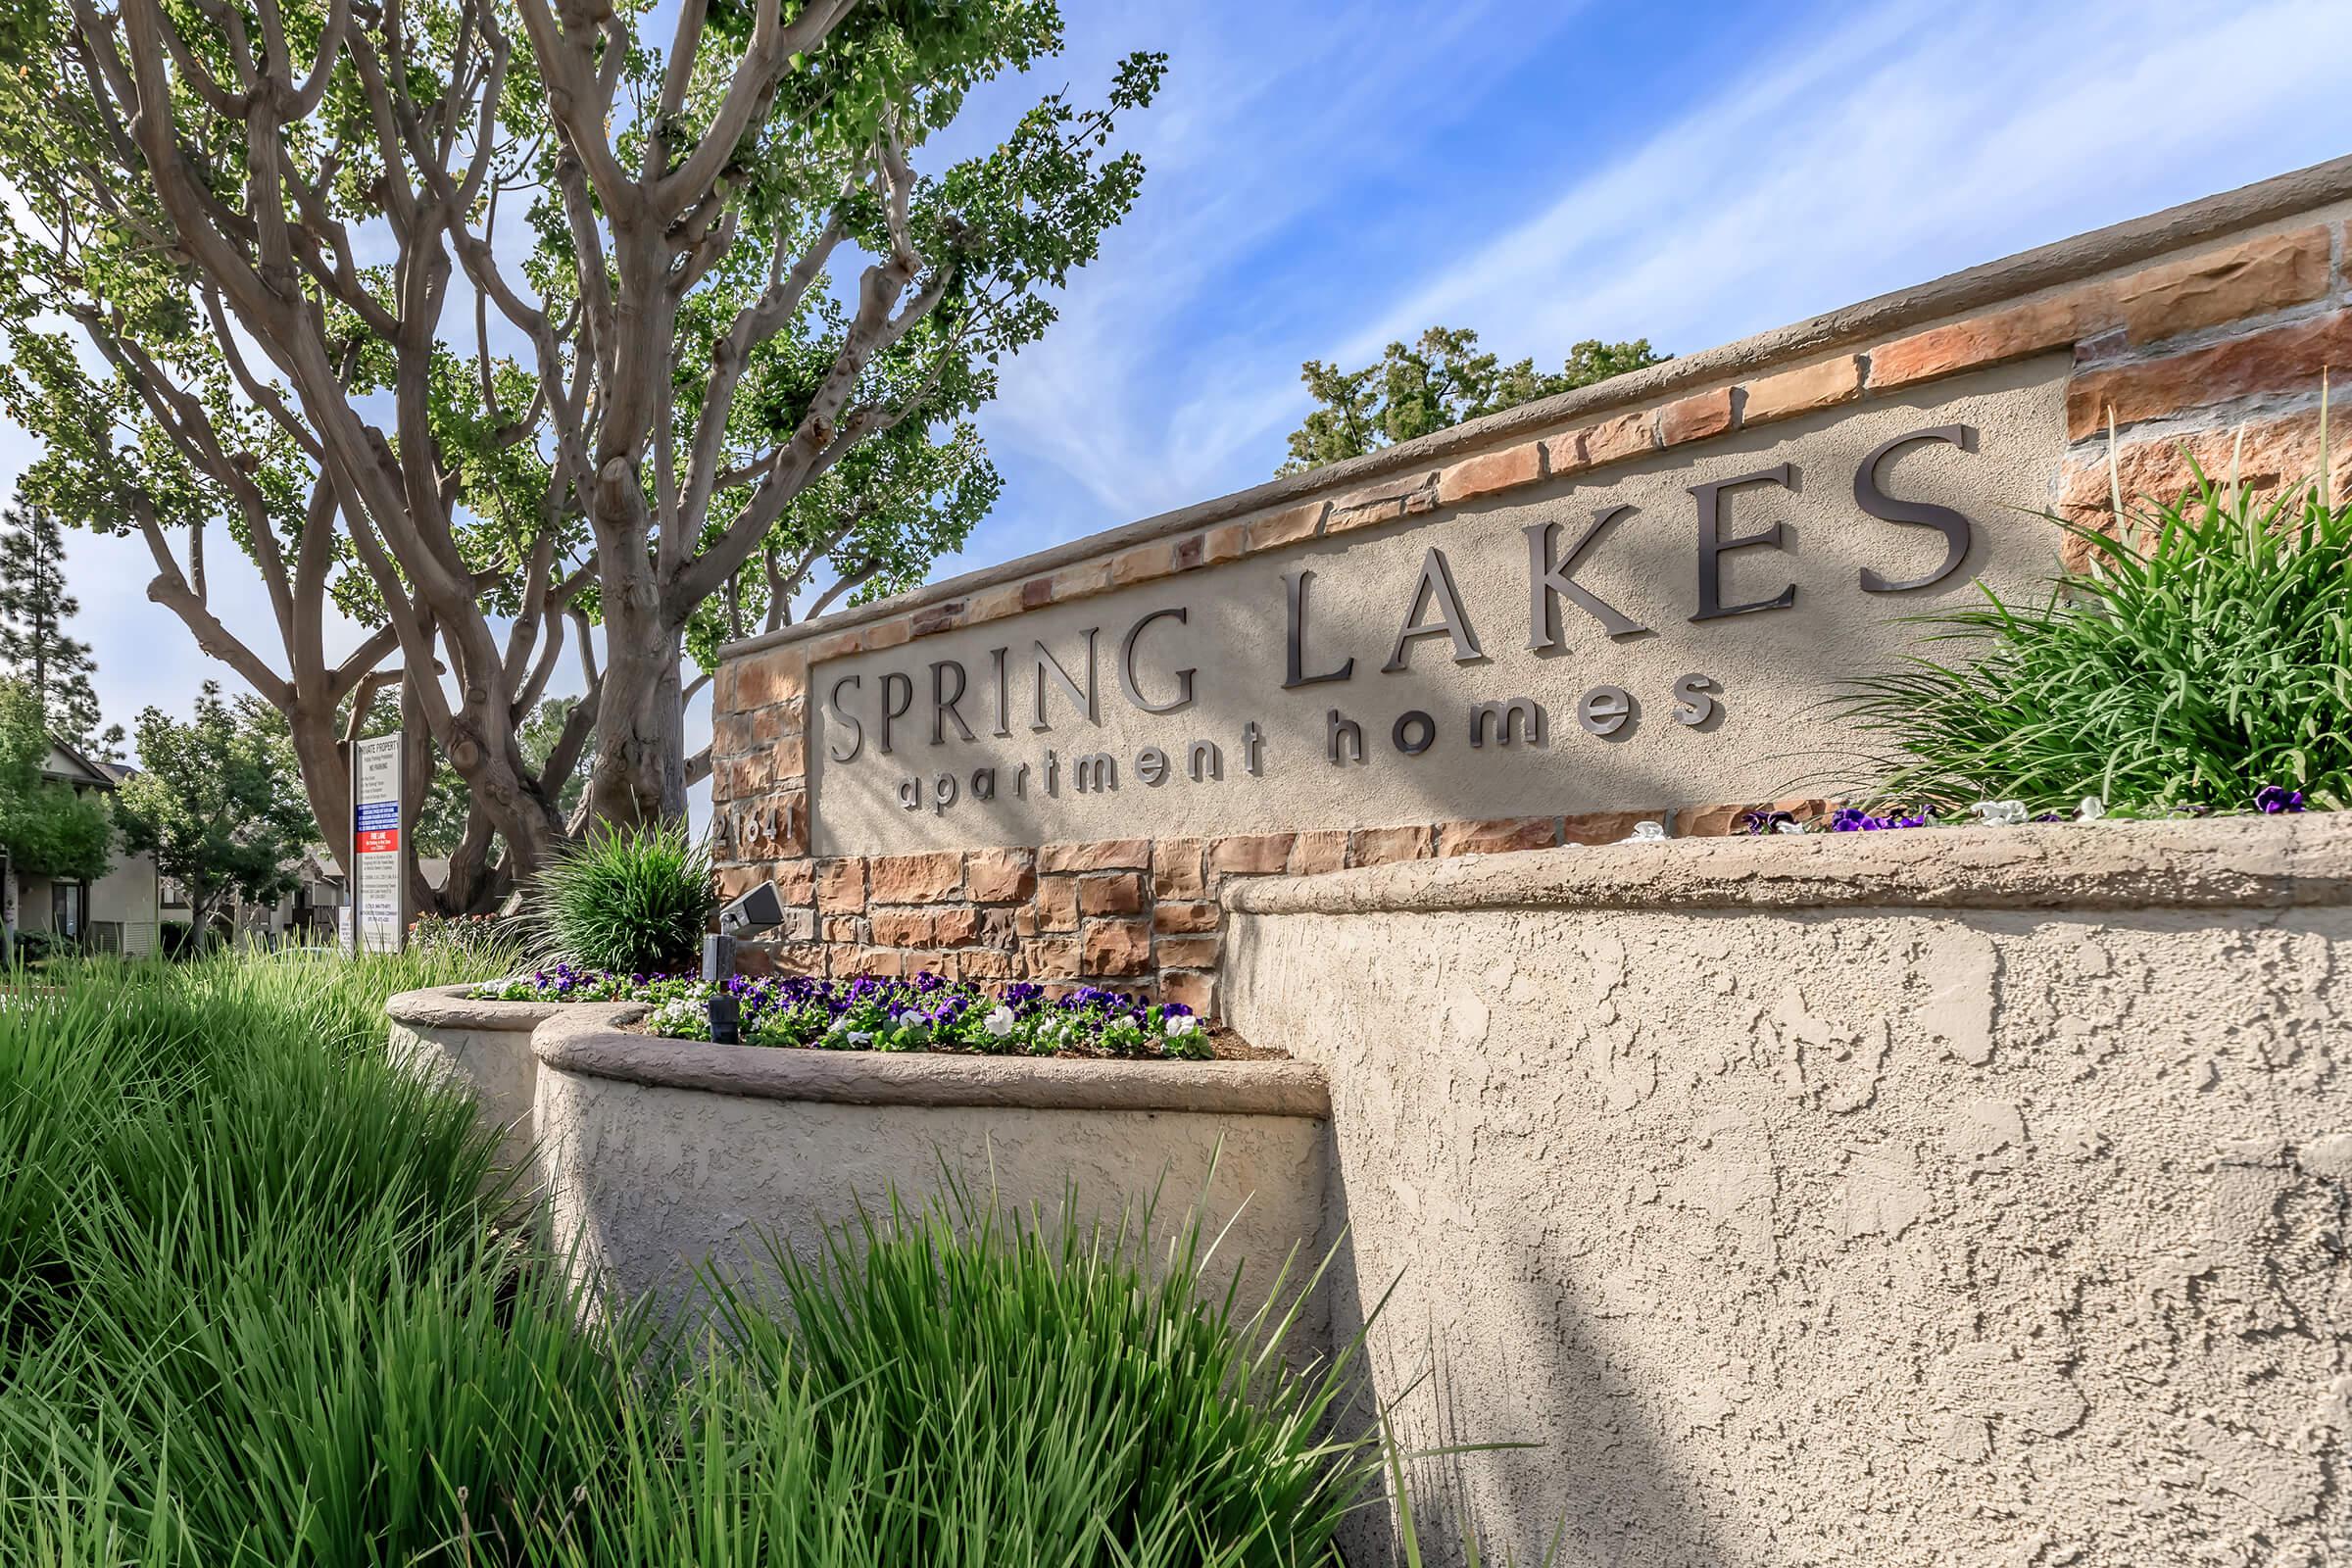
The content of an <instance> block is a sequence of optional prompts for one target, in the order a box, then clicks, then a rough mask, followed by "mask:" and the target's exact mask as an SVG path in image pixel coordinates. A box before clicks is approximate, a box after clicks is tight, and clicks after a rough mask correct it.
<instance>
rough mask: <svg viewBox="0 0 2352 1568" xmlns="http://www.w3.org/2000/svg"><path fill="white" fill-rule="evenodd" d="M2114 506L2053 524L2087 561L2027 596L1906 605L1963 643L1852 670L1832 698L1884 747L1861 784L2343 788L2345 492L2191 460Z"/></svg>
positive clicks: (2351, 787)
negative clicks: (2252, 483)
mask: <svg viewBox="0 0 2352 1568" xmlns="http://www.w3.org/2000/svg"><path fill="white" fill-rule="evenodd" d="M2127 516H2128V524H2127V527H2126V528H2125V529H2124V530H2123V531H2124V537H2123V538H2121V539H2111V538H2108V537H2107V536H2105V535H2103V534H2098V533H2092V532H2087V531H2085V530H2082V529H2072V530H2071V531H2073V532H2075V533H2076V534H2077V535H2078V536H2080V537H2081V538H2082V539H2083V540H2084V541H2085V542H2086V543H2087V545H2088V547H2089V549H2090V552H2091V564H2090V565H2089V567H2088V569H2086V570H2083V571H2079V572H2071V573H2069V574H2067V575H2066V576H2064V577H2062V578H2061V579H2059V581H2058V582H2057V584H2056V585H2055V590H2054V592H2053V593H2052V595H2051V597H2050V598H2049V599H2048V601H2047V602H2045V603H2043V604H2041V605H2039V606H2013V605H2010V604H2008V603H2005V602H2004V601H2002V600H2001V599H2000V598H1999V597H1998V596H1997V595H1995V594H1994V593H1993V592H1992V591H1991V590H1990V589H1985V599H1986V601H1987V602H1986V604H1985V606H1983V607H1982V608H1978V609H1973V610H1967V611H1963V612H1960V613H1954V614H1948V615H1941V616H1932V617H1923V619H1924V620H1925V621H1926V623H1927V624H1929V625H1932V626H1933V627H1935V628H1936V629H1935V631H1934V632H1933V633H1932V635H1931V636H1930V638H1929V640H1930V641H1931V642H1935V643H1944V644H1951V645H1954V646H1956V647H1958V648H1960V649H1962V650H1964V651H1965V652H1966V653H1968V654H1970V655H1972V656H1974V657H1973V658H1972V659H1970V660H1964V661H1960V662H1952V663H1944V662H1938V661H1936V660H1935V659H1932V658H1928V657H1924V656H1923V657H1915V658H1912V659H1910V660H1909V661H1907V662H1905V663H1904V664H1903V665H1902V666H1901V667H1900V668H1898V669H1896V670H1894V671H1893V672H1891V673H1887V674H1882V675H1877V676H1873V677H1870V678H1866V679H1864V680H1862V681H1860V682H1858V683H1857V684H1856V688H1855V695H1854V697H1853V698H1852V700H1851V701H1850V703H1849V705H1848V709H1849V711H1851V712H1853V713H1855V714H1857V715H1859V716H1860V717H1861V719H1862V721H1863V723H1864V724H1865V726H1866V727H1868V728H1870V729H1872V730H1875V731H1877V732H1879V733H1881V734H1883V735H1885V736H1886V737H1887V739H1888V740H1889V741H1891V742H1892V743H1893V747H1894V752H1895V756H1894V757H1892V758H1891V759H1888V760H1887V764H1886V768H1885V771H1884V773H1883V774H1882V776H1881V778H1880V779H1879V781H1878V784H1877V792H1878V795H1879V798H1880V799H1882V800H1887V801H1899V802H1902V803H1905V804H1908V805H1913V806H1922V807H1928V808H1931V809H1936V810H1943V811H1950V810H1961V809H1966V808H1967V806H1968V805H1969V804H1970V803H1972V802H1976V801H1982V800H1988V799H2017V800H2022V801H2024V802H2025V803H2026V804H2027V806H2028V807H2029V808H2031V809H2034V810H2036V811H2041V810H2071V809H2073V808H2074V806H2075V805H2076V803H2077V802H2078V801H2080V800H2081V799H2082V798H2083V797H2084V796H2096V797H2098V798H2099V799H2100V800H2102V801H2103V802H2105V803H2106V805H2107V806H2108V808H2109V809H2119V808H2120V809H2125V810H2127V811H2163V810H2170V809H2211V810H2224V811H2228V810H2249V809H2264V806H2265V803H2264V802H2263V801H2259V800H2258V795H2260V794H2261V792H2263V791H2265V790H2266V789H2267V790H2273V791H2294V792H2300V793H2301V794H2302V795H2303V797H2304V798H2305V799H2307V800H2308V801H2309V802H2310V803H2311V804H2312V805H2314V806H2327V807H2333V808H2340V807H2342V806H2343V805H2345V804H2346V803H2347V802H2348V801H2352V506H2347V505H2337V504H2333V503H2332V502H2331V501H2329V500H2328V499H2327V498H2324V497H2323V495H2322V493H2321V491H2320V488H2319V487H2318V486H2316V485H2305V486H2302V487H2300V488H2297V489H2295V490H2292V491H2290V492H2287V493H2285V494H2281V495H2277V496H2273V497H2270V498H2268V499H2257V497H2256V496H2255V495H2254V494H2253V493H2252V492H2251V491H2249V490H2247V489H2245V488H2243V487H2241V486H2239V485H2238V484H2236V483H2235V482H2234V481H2231V482H2228V483H2222V484H2216V483H2214V482H2213V481H2212V480H2210V479H2208V478H2206V477H2205V476H2204V475H2203V474H2202V473H2199V474H2198V475H2197V487H2196V488H2195V489H2194V490H2192V491H2190V492H2189V493H2188V494H2186V495H2184V496H2182V497H2180V499H2179V500H2177V501H2175V502H2173V503H2171V504H2168V505H2149V504H2142V506H2141V507H2140V508H2139V509H2138V510H2136V511H2133V512H2131V513H2129V514H2128V515H2127ZM2062 525H2063V524H2062ZM2269 801H2270V804H2272V805H2276V804H2277V801H2278V796H2277V795H2273V796H2271V797H2270V798H2269Z"/></svg>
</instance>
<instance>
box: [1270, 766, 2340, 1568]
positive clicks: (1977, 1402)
mask: <svg viewBox="0 0 2352 1568" xmlns="http://www.w3.org/2000/svg"><path fill="white" fill-rule="evenodd" d="M1225 903H1226V907H1228V909H1229V910H1230V911H1231V916H1230V919H1229V922H1228V926H1227V936H1226V952H1227V955H1228V956H1227V959H1226V971H1225V975H1224V996H1225V999H1226V1002H1227V1014H1228V1017H1229V1018H1230V1019H1231V1021H1232V1022H1233V1023H1234V1024H1235V1026H1236V1027H1237V1028H1239V1029H1241V1030H1242V1031H1243V1032H1244V1033H1245V1034H1246V1035H1248V1037H1249V1038H1250V1039H1252V1040H1257V1041H1263V1042H1266V1043H1269V1044H1274V1045H1279V1046H1282V1047H1284V1048H1285V1049H1287V1050H1289V1051H1291V1052H1293V1053H1294V1054H1297V1055H1298V1056H1299V1057H1300V1058H1302V1059H1304V1060H1306V1061H1309V1062H1312V1063H1314V1064H1316V1065H1319V1066H1321V1067H1323V1068H1324V1070H1325V1071H1326V1072H1327V1073H1328V1074H1329V1077H1330V1081H1331V1085H1332V1129H1333V1134H1332V1147H1333V1153H1332V1161H1333V1170H1332V1176H1331V1188H1330V1205H1331V1211H1332V1215H1333V1219H1334V1221H1335V1223H1338V1222H1345V1223H1346V1224H1347V1226H1348V1248H1347V1250H1346V1251H1345V1252H1344V1253H1343V1254H1342V1255H1341V1257H1340V1258H1339V1260H1338V1262H1337V1264H1336V1266H1335V1269H1334V1275H1333V1280H1332V1286H1331V1290H1332V1302H1331V1311H1332V1322H1331V1332H1332V1334H1333V1335H1334V1337H1335V1338H1336V1337H1339V1336H1342V1335H1345V1334H1346V1333H1348V1331H1350V1330H1351V1329H1352V1328H1354V1327H1355V1326H1356V1323H1357V1322H1358V1321H1359V1320H1360V1314H1361V1308H1362V1305H1363V1304H1364V1303H1368V1302H1370V1301H1373V1300H1375V1299H1379V1298H1380V1296H1381V1295H1382V1293H1383V1292H1385V1291H1387V1290H1388V1289H1389V1288H1390V1287H1391V1286H1392V1284H1394V1285H1395V1286H1396V1290H1395V1294H1394V1295H1392V1296H1390V1297H1389V1298H1388V1305H1387V1308H1386V1310H1385V1313H1384V1314H1383V1316H1382V1317H1381V1319H1380V1320H1379V1321H1378V1322H1377V1323H1376V1324H1375V1326H1374V1333H1373V1336H1372V1346H1371V1350H1372V1353H1371V1354H1370V1355H1369V1356H1368V1358H1367V1362H1366V1364H1367V1365H1368V1366H1369V1367H1370V1368H1371V1369H1372V1371H1373V1374H1374V1381H1375V1384H1376V1387H1377V1392H1378V1393H1379V1395H1380V1396H1381V1402H1382V1404H1383V1405H1384V1406H1386V1405H1387V1404H1388V1403H1389V1401H1390V1400H1391V1399H1392V1398H1394V1397H1397V1396H1398V1395H1400V1394H1403V1393H1404V1392H1405V1391H1406V1390H1407V1388H1408V1386H1409V1384H1410V1382H1411V1380H1412V1379H1413V1378H1414V1377H1415V1376H1416V1375H1418V1374H1420V1373H1422V1372H1424V1371H1432V1370H1434V1372H1435V1374H1436V1375H1435V1377H1434V1378H1433V1379H1431V1380H1430V1381H1429V1382H1428V1383H1426V1384H1423V1385H1422V1386H1421V1387H1420V1388H1419V1389H1417V1390H1415V1391H1414V1392H1413V1393H1412V1395H1411V1397H1410V1398H1409V1399H1407V1400H1406V1401H1405V1403H1404V1405H1403V1406H1402V1407H1401V1408H1400V1409H1399V1410H1398V1411H1397V1417H1398V1421H1399V1434H1400V1437H1401V1438H1402V1439H1403V1440H1404V1441H1405V1442H1406V1443H1407V1445H1408V1446H1421V1445H1422V1444H1423V1443H1426V1442H1428V1441H1429V1440H1431V1439H1435V1438H1441V1437H1442V1438H1446V1439H1451V1440H1456V1441H1459V1442H1463V1443H1495V1444H1510V1443H1524V1444H1528V1445H1533V1446H1529V1447H1525V1448H1510V1449H1498V1450H1495V1451H1492V1452H1486V1453H1478V1454H1469V1455H1465V1456H1463V1457H1462V1458H1461V1459H1460V1460H1458V1461H1457V1462H1458V1464H1459V1465H1460V1467H1461V1470H1462V1472H1463V1475H1462V1477H1461V1485H1460V1486H1459V1487H1458V1488H1457V1489H1455V1490H1454V1491H1453V1492H1452V1494H1451V1496H1452V1497H1453V1498H1454V1499H1455V1500H1456V1501H1458V1503H1459V1504H1460V1506H1461V1507H1462V1508H1464V1509H1465V1510H1466V1511H1467V1514H1468V1516H1469V1517H1470V1518H1471V1519H1472V1520H1473V1521H1475V1522H1476V1523H1477V1524H1478V1525H1479V1526H1480V1528H1481V1529H1482V1531H1483V1532H1484V1533H1485V1536H1486V1539H1487V1541H1488V1543H1489V1546H1490V1549H1491V1550H1492V1551H1493V1552H1494V1553H1495V1555H1496V1556H1497V1557H1499V1556H1500V1554H1501V1549H1502V1548H1503V1547H1505V1546H1510V1547H1515V1548H1516V1549H1517V1550H1518V1551H1519V1554H1520V1556H1521V1558H1522V1559H1523V1560H1534V1559H1535V1558H1536V1557H1537V1556H1539V1555H1541V1553H1542V1552H1543V1550H1544V1547H1545V1546H1546V1544H1548V1543H1549V1542H1550V1540H1551V1538H1552V1533H1553V1531H1554V1530H1555V1529H1559V1528H1562V1521H1563V1520H1564V1521H1565V1526H1564V1537H1563V1546H1562V1556H1561V1560H1562V1561H1564V1562H1569V1563H1577V1564H1601V1563H1607V1564H1611V1565H1617V1568H1652V1565H1654V1568H1666V1565H1675V1568H1687V1565H1703V1568H1728V1565H1732V1564H1739V1565H1741V1568H1783V1565H1791V1568H1792V1565H1794V1564H1798V1563H1818V1562H1868V1563H1873V1564H1886V1565H1890V1568H1892V1565H1903V1568H1911V1565H1920V1568H1925V1565H1929V1564H1955V1563H2021V1564H2022V1563H2036V1564H2050V1563H2061V1562H2064V1563H2074V1564H2078V1565H2080V1568H2093V1565H2096V1568H2120V1565H2123V1564H2139V1563H2158V1562H2187V1561H2199V1560H2206V1559H2212V1560H2217V1561H2222V1560H2227V1561H2240V1562H2248V1563H2251V1562H2257V1561H2260V1562H2279V1563H2285V1562H2296V1563H2305V1562H2324V1561H2335V1560H2337V1559H2338V1558H2339V1557H2341V1556H2342V1555H2343V1552H2344V1544H2345V1543H2346V1542H2347V1541H2352V1491H2348V1490H2347V1488H2346V1487H2345V1485H2344V1482H2343V1477H2344V1476H2345V1474H2346V1472H2347V1467H2352V1353H2348V1351H2347V1338H2346V1336H2347V1322H2348V1320H2347V1316H2346V1303H2347V1302H2352V1253H2347V1251H2346V1250H2345V1248H2344V1245H2343V1236H2344V1232H2345V1226H2346V1217H2347V1216H2348V1215H2352V1028H2347V1024H2352V813H2347V814H2336V815H2319V814H2313V815H2309V816H2304V817H2300V818H2284V819H2268V820H2265V819H2260V818H2252V819H2247V818H2240V819H2235V820H2216V821H2205V822H2190V821H2180V822H2145V823H2097V824H2090V825H2083V826H2074V825H2053V826H2046V827H2017V828H1992V829H1985V828H1975V829H1953V830H1943V829H1930V830H1917V831H1909V832H1893V833H1868V834H1864V833H1852V834H1838V835H1823V836H1818V837H1815V836H1808V837H1804V838H1788V837H1775V838H1771V839H1761V840H1757V839H1749V840H1712V841H1707V840H1694V841H1678V842H1674V843H1666V844H1658V845H1627V846H1618V847H1608V848H1600V849H1572V850H1554V851H1546V852H1539V853H1530V854H1520V855H1505V856H1493V857H1477V858H1461V859H1454V860H1446V861H1425V862H1416V863H1411V864H1403V865H1397V866H1393V867H1380V868H1367V869H1364V870H1351V871H1342V872H1337V873H1334V874H1331V875H1327V876H1320V877H1309V878H1282V879H1272V878H1269V879H1252V880H1244V881H1239V882H1236V883H1232V884H1229V885H1228V889H1227V892H1226V897H1225ZM1433 1350H1434V1364H1433ZM1441 1412H1444V1413H1445V1414H1446V1415H1449V1416H1450V1424H1447V1423H1446V1420H1445V1419H1443V1418H1442V1416H1441Z"/></svg>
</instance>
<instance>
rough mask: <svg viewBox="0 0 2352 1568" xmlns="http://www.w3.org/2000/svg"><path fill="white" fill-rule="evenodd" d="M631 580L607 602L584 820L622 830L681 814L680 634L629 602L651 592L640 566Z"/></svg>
mask: <svg viewBox="0 0 2352 1568" xmlns="http://www.w3.org/2000/svg"><path fill="white" fill-rule="evenodd" d="M641 559H642V557H641ZM607 569H608V570H610V567H608V568H607ZM632 575H633V576H634V577H635V579H636V580H635V581H632V582H630V583H628V584H626V585H625V586H624V588H623V590H622V591H621V592H618V593H610V594H608V596H607V599H606V608H605V659H606V663H605V678H604V686H603V693H604V695H603V699H602V701H601V703H600V704H599V706H598V708H597V711H596V768H595V770H594V771H593V772H591V773H590V774H589V776H588V790H587V807H588V816H589V819H590V820H592V821H603V822H611V823H614V824H616V825H621V826H627V825H631V824H635V823H640V822H654V821H661V820H664V819H671V820H674V819H676V818H679V817H683V816H684V815H685V814H686V717H685V702H684V699H683V688H682V686H681V684H680V682H679V679H678V665H679V662H680V659H681V657H682V654H681V648H680V634H679V632H678V629H677V628H676V627H674V626H670V625H668V624H666V623H665V621H664V618H663V617H662V614H661V613H660V612H659V610H658V609H654V608H650V607H649V606H647V605H644V604H640V603H633V602H632V601H635V600H638V599H639V598H641V597H642V598H644V599H647V600H650V599H651V598H652V597H654V591H655V590H654V584H653V581H652V573H651V572H650V571H649V570H647V569H646V568H645V567H644V566H643V565H642V564H640V565H639V567H638V570H637V571H636V572H635V573H633V574H632ZM611 580H612V579H611V578H610V577H608V578H607V581H611Z"/></svg>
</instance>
